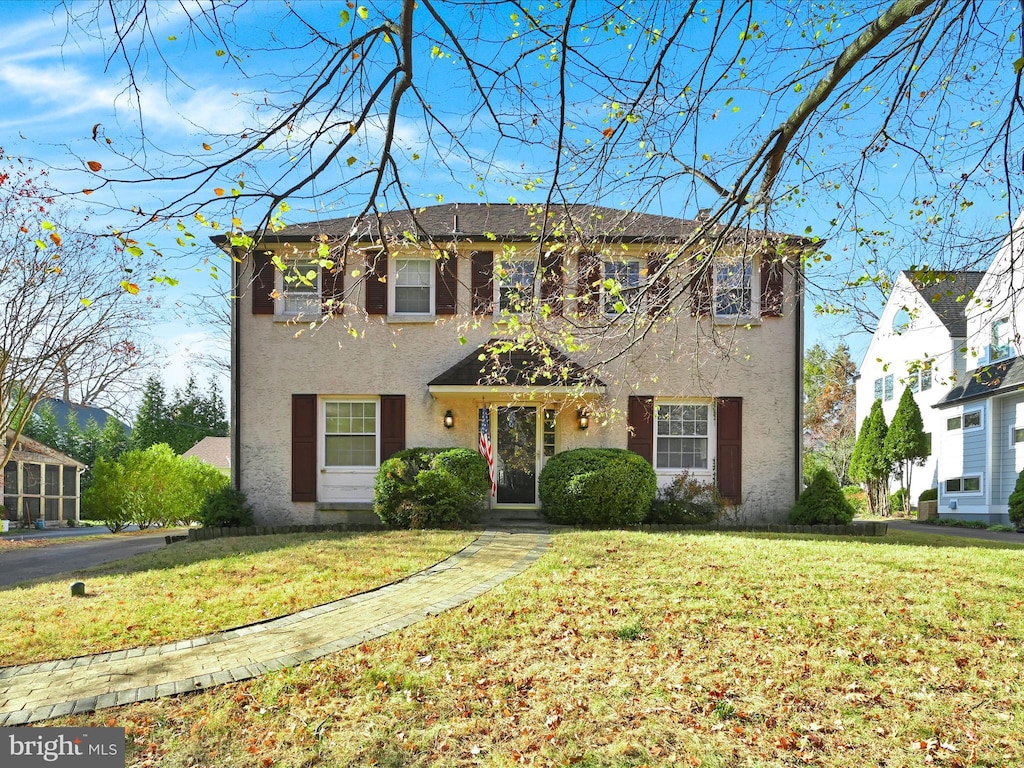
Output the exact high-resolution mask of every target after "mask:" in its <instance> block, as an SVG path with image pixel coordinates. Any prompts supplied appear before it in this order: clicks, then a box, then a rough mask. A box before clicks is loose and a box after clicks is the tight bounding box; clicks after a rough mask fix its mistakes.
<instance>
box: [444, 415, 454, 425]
mask: <svg viewBox="0 0 1024 768" xmlns="http://www.w3.org/2000/svg"><path fill="white" fill-rule="evenodd" d="M454 426H455V417H454V416H452V412H451V411H445V412H444V428H445V429H451V428H452V427H454Z"/></svg>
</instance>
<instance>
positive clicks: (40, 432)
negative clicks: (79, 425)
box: [23, 402, 65, 453]
mask: <svg viewBox="0 0 1024 768" xmlns="http://www.w3.org/2000/svg"><path fill="white" fill-rule="evenodd" d="M23 434H24V435H25V436H26V437H31V438H32V439H33V440H38V441H39V442H40V443H42V444H43V445H48V446H50V447H51V448H56V449H57V450H58V451H61V452H62V453H64V452H65V451H64V450H63V448H61V445H62V443H63V435H62V434H61V428H60V425H59V424H58V423H57V414H55V413H54V412H53V407H52V406H51V405H50V404H49V403H48V402H47V403H42V404H40V405H39V406H38V407H37V408H36V410H35V412H34V413H33V414H32V418H31V419H30V420H29V422H28V423H27V424H26V425H25V429H24V432H23Z"/></svg>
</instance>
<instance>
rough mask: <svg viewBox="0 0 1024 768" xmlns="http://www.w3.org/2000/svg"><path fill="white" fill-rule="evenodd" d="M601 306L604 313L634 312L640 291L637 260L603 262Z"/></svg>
mask: <svg viewBox="0 0 1024 768" xmlns="http://www.w3.org/2000/svg"><path fill="white" fill-rule="evenodd" d="M603 271H604V275H603V277H604V279H603V281H602V283H601V306H602V307H604V313H605V314H606V315H619V314H622V313H623V312H635V311H636V310H637V301H638V299H639V292H640V262H639V261H606V262H604V270H603Z"/></svg>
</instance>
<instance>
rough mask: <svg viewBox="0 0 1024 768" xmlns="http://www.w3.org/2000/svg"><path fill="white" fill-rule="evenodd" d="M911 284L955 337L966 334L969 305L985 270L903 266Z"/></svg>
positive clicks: (963, 336)
mask: <svg viewBox="0 0 1024 768" xmlns="http://www.w3.org/2000/svg"><path fill="white" fill-rule="evenodd" d="M903 274H904V275H906V277H907V280H909V281H910V284H911V285H912V286H914V288H916V289H917V292H918V293H919V294H920V295H921V298H922V299H924V300H925V302H927V304H928V306H929V307H931V308H932V311H934V312H935V314H936V315H937V316H938V318H939V320H941V321H942V324H943V325H944V326H946V330H947V331H949V335H950V336H952V337H954V338H965V337H966V336H967V314H966V312H967V305H968V304H969V303H970V300H971V297H972V296H974V291H975V290H976V289H977V288H978V284H979V283H980V282H981V278H982V277H984V276H985V273H984V272H974V271H967V270H964V271H960V272H932V271H922V270H915V271H910V270H904V271H903Z"/></svg>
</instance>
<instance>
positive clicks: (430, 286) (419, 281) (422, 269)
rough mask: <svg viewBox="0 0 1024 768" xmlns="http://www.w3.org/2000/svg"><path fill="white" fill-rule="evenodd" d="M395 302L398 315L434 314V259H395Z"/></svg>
mask: <svg viewBox="0 0 1024 768" xmlns="http://www.w3.org/2000/svg"><path fill="white" fill-rule="evenodd" d="M393 264H394V280H393V281H392V289H393V290H394V301H393V302H392V305H391V306H393V307H394V308H395V309H394V312H395V314H396V315H430V314H433V307H434V300H433V295H432V294H433V290H434V261H433V259H401V258H400V259H394V261H393Z"/></svg>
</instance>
